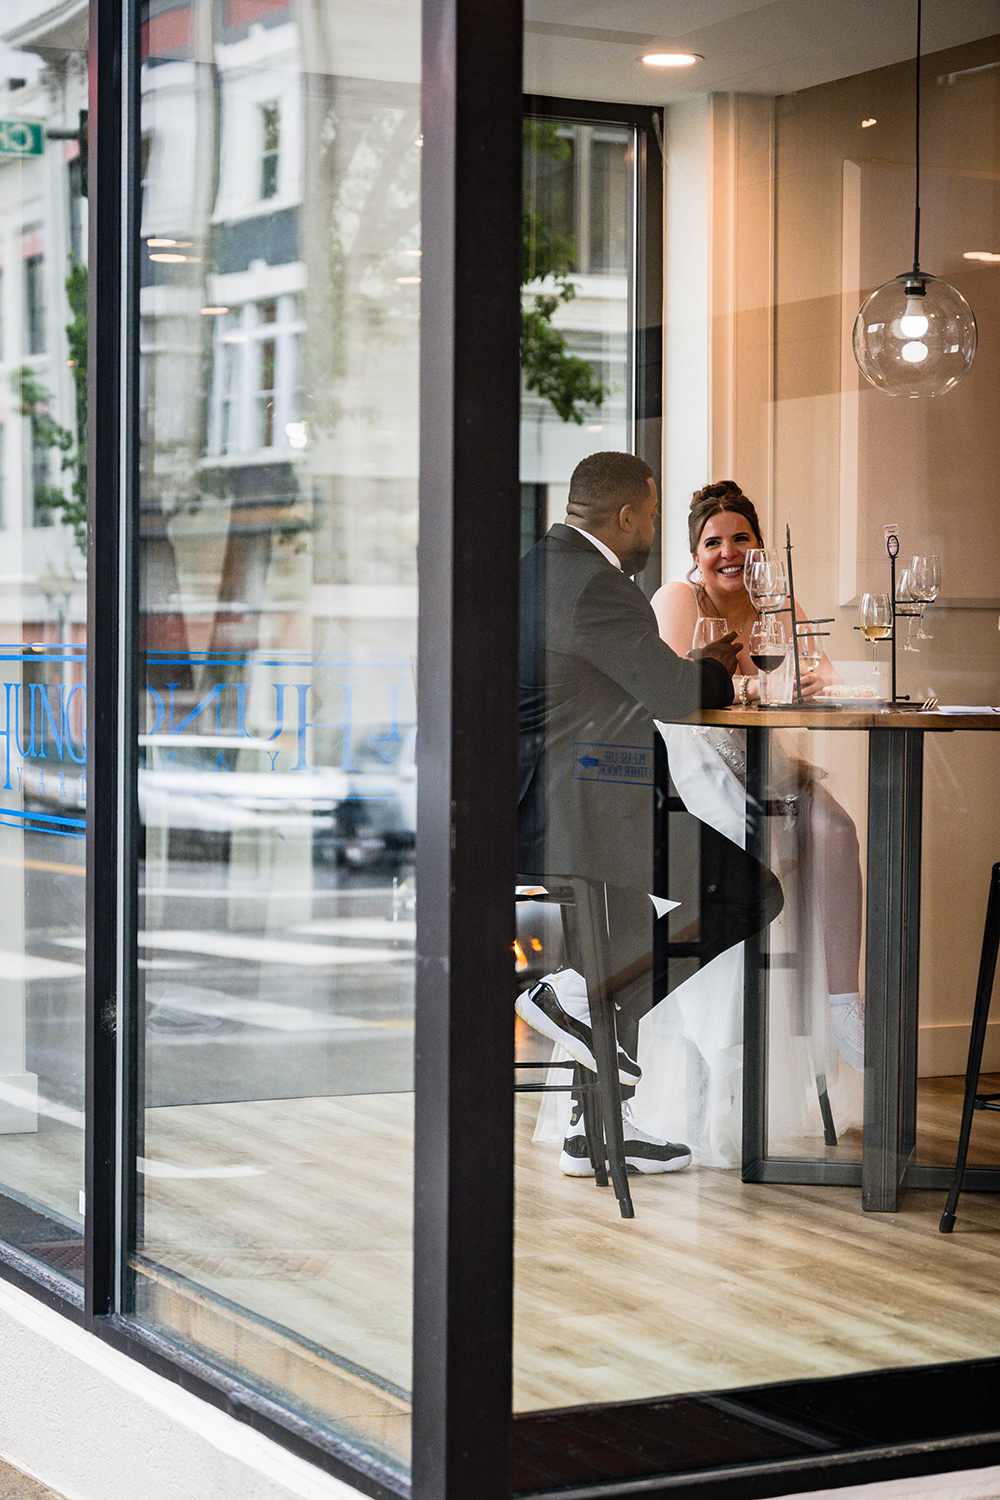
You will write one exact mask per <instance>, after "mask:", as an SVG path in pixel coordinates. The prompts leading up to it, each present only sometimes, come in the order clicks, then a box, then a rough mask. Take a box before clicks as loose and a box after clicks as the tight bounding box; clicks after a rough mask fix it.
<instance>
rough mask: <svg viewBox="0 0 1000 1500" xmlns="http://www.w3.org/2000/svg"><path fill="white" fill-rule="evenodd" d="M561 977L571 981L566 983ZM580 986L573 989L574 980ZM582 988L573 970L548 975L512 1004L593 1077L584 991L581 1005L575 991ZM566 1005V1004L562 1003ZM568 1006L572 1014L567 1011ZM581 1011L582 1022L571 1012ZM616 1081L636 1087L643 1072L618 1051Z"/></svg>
mask: <svg viewBox="0 0 1000 1500" xmlns="http://www.w3.org/2000/svg"><path fill="white" fill-rule="evenodd" d="M563 976H566V978H567V979H568V980H569V981H570V982H569V983H565V982H564V981H563ZM574 979H575V980H578V981H579V984H578V985H574V984H573V983H572V981H573V980H574ZM556 984H559V987H560V990H561V995H560V994H557V993H556ZM581 985H583V979H582V976H581V975H578V974H577V973H576V971H575V970H573V969H564V970H562V971H561V973H560V974H558V975H556V974H550V975H549V976H548V978H546V979H541V980H539V982H538V983H537V984H536V985H533V986H532V988H531V989H530V990H523V991H522V992H521V994H520V995H518V997H517V999H516V1000H515V1001H514V1009H515V1011H516V1012H517V1014H518V1015H519V1016H520V1017H521V1019H522V1021H526V1022H527V1023H528V1025H529V1026H532V1027H534V1029H535V1031H539V1032H541V1034H542V1036H547V1037H548V1038H549V1040H550V1041H553V1042H558V1043H559V1045H560V1047H563V1048H564V1049H565V1050H566V1051H567V1052H568V1053H569V1055H570V1057H571V1058H572V1059H573V1060H574V1062H578V1063H580V1065H581V1066H582V1067H584V1068H589V1069H590V1071H591V1072H592V1073H596V1072H597V1062H596V1059H595V1058H594V1033H593V1030H592V1029H591V1026H590V1021H589V1016H590V1009H589V1007H588V1005H587V999H586V993H587V992H586V987H585V986H584V988H583V1003H582V1006H581V1004H580V999H579V996H578V995H576V994H574V993H573V992H574V990H576V989H578V988H579V987H580V986H581ZM564 1002H565V1003H564ZM567 1005H569V1006H571V1007H572V1010H570V1009H567ZM574 1010H575V1011H577V1012H579V1011H580V1010H582V1011H583V1012H584V1014H585V1015H586V1016H587V1017H588V1019H587V1020H584V1019H583V1018H582V1016H581V1015H579V1014H577V1015H574V1014H573V1013H572V1011H574ZM618 1077H619V1078H620V1080H621V1082H622V1083H624V1084H630V1085H631V1084H636V1083H638V1082H639V1079H640V1078H641V1077H642V1069H641V1068H640V1066H639V1064H638V1063H637V1062H636V1061H635V1060H634V1058H631V1057H629V1055H628V1053H627V1052H625V1051H623V1049H622V1048H621V1047H619V1048H618Z"/></svg>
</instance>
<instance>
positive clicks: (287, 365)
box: [140, 0, 419, 760]
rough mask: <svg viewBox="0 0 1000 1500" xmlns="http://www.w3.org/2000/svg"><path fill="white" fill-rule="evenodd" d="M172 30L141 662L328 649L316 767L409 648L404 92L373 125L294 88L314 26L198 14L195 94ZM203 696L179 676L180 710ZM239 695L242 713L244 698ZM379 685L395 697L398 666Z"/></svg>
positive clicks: (411, 510) (255, 691)
mask: <svg viewBox="0 0 1000 1500" xmlns="http://www.w3.org/2000/svg"><path fill="white" fill-rule="evenodd" d="M193 15H194V12H193V11H192V9H191V7H188V6H178V7H175V8H173V9H166V10H159V11H158V12H157V13H156V14H154V15H152V16H151V17H150V20H149V22H148V24H147V26H146V27H145V28H144V32H143V66H142V91H143V100H144V103H143V123H142V180H143V185H142V224H141V232H142V251H141V255H142V263H141V280H142V290H141V304H140V305H141V316H142V344H141V366H142V368H141V374H140V381H141V393H142V395H141V399H142V408H143V410H142V433H143V443H142V459H141V462H142V473H143V487H142V495H141V514H142V537H143V548H144V570H143V571H144V584H145V616H146V639H147V645H148V647H149V648H151V649H155V648H158V647H169V648H171V649H174V650H176V649H186V650H195V651H197V650H201V649H202V648H207V649H209V650H213V649H226V650H230V651H232V650H237V649H238V650H240V651H244V652H250V653H253V652H257V651H260V650H264V649H267V650H271V651H273V650H275V649H277V650H294V651H301V650H309V649H313V650H315V651H316V652H317V653H320V654H323V655H324V656H329V655H331V650H330V648H331V645H334V646H335V650H334V651H333V652H332V654H333V655H335V656H336V657H338V658H339V660H340V661H341V663H342V665H341V667H340V668H339V669H338V670H339V672H340V677H341V679H342V680H337V681H333V680H330V681H328V682H326V683H325V684H323V683H320V682H317V683H316V684H315V690H316V694H317V699H322V700H324V702H325V703H326V708H325V710H324V711H323V712H322V713H321V712H320V711H319V709H317V713H316V716H315V717H316V722H317V725H319V726H320V727H317V728H316V730H315V738H316V742H317V753H318V754H322V755H325V756H327V757H329V758H331V759H334V760H339V759H341V758H342V755H343V751H344V739H345V736H346V737H347V738H350V737H351V736H352V735H353V732H354V729H353V726H354V724H355V723H363V722H366V721H367V720H370V719H379V720H381V719H384V718H385V717H386V716H387V714H388V713H389V712H390V705H389V702H388V700H386V699H385V698H384V686H380V687H379V688H374V687H373V686H372V682H373V676H372V674H371V673H370V672H367V671H366V670H365V668H366V666H367V665H368V664H371V663H373V662H374V663H384V662H388V661H390V660H391V661H395V662H399V661H403V662H408V661H409V658H410V657H411V656H412V655H413V652H414V649H415V644H414V643H415V636H414V629H415V604H416V596H415V573H414V556H413V553H414V543H415V537H416V531H415V514H416V390H415V372H414V371H413V370H411V368H410V364H411V360H410V345H411V342H412V340H413V338H414V337H415V334H416V326H417V324H416V320H417V313H418V306H419V301H418V299H419V274H418V273H419V235H418V229H417V206H418V199H417V193H418V179H419V147H418V143H417V139H416V137H417V130H418V126H417V118H418V117H417V110H416V94H415V90H414V89H413V88H411V87H410V86H409V85H406V86H402V85H397V86H394V87H395V90H396V94H397V96H398V104H396V103H393V102H390V103H389V105H388V106H383V107H380V108H379V109H378V111H377V112H373V109H372V103H371V100H370V99H369V97H368V95H369V92H370V91H369V89H368V88H367V87H366V86H365V85H364V84H359V83H358V82H357V81H355V80H348V79H343V78H340V77H338V76H337V75H336V72H335V70H334V68H333V67H331V69H330V74H329V75H327V74H324V73H322V71H321V70H317V71H316V72H312V73H310V74H302V73H300V71H299V69H300V56H301V54H302V51H303V48H304V46H309V47H310V48H313V47H318V48H320V49H321V50H322V48H323V47H324V46H325V45H326V44H325V43H324V41H323V29H322V27H321V26H319V24H318V15H319V11H318V10H317V9H316V7H315V6H305V7H302V8H300V9H299V10H298V11H297V12H296V14H295V18H294V19H293V15H292V12H291V11H290V10H289V8H288V7H287V6H286V5H284V4H282V3H280V0H261V3H258V4H255V5H254V6H253V7H252V12H251V10H248V9H247V7H246V6H245V5H241V4H239V3H238V0H227V3H226V4H224V5H223V6H222V7H221V8H219V9H218V10H216V9H215V8H214V7H213V8H212V9H211V17H212V21H211V24H212V26H213V27H214V32H215V34H214V36H213V39H212V40H213V57H214V61H215V65H216V68H217V78H218V87H217V90H215V91H214V92H212V93H211V94H207V93H205V92H204V91H202V90H201V87H200V74H199V72H198V64H197V62H196V60H195V55H194V50H193V35H194V32H193V30H192V26H193V25H194V22H193V20H192V17H193ZM206 15H208V11H207V10H206ZM213 159H214V160H215V168H214V170H210V169H209V168H208V167H206V166H205V163H206V162H207V161H210V160H213ZM305 183H308V184H309V192H308V194H306V193H305V191H304V184H305ZM405 391H409V394H408V395H406V396H404V397H403V399H401V392H405ZM373 589H374V590H375V592H372V590H373ZM253 670H254V669H253V668H252V667H251V666H249V665H248V666H247V667H246V671H247V673H248V674H250V675H252V673H253ZM395 670H396V669H392V671H390V673H389V675H390V676H392V672H394V671H395ZM374 678H377V679H379V680H380V681H383V682H384V680H387V679H386V673H385V671H381V670H380V671H376V672H375V674H374ZM206 685H209V686H210V685H211V679H210V678H206V677H205V674H204V672H201V671H200V670H195V671H193V675H191V676H190V679H189V680H188V681H187V682H186V684H185V685H184V686H183V687H182V689H181V691H182V692H183V693H185V694H186V695H187V696H188V698H190V699H191V700H192V701H195V699H196V698H197V696H198V695H199V693H200V692H202V691H204V689H205V686H206ZM248 685H249V687H250V701H251V705H254V704H255V703H256V702H257V701H258V699H259V698H260V697H261V692H262V691H264V690H265V689H266V687H267V684H266V683H261V684H259V685H258V686H257V688H255V687H254V685H253V684H252V683H250V682H249V677H248ZM394 686H395V687H396V689H397V691H403V692H405V693H407V694H408V693H411V691H412V682H411V674H410V672H409V669H408V668H407V671H406V674H405V680H401V681H399V682H395V679H394ZM348 690H349V691H348ZM345 692H346V693H347V696H348V698H349V699H350V702H351V708H350V712H349V713H348V711H347V710H345V709H344V708H343V703H344V700H345ZM334 701H336V703H337V704H338V705H339V706H338V707H337V709H336V712H334V711H333V709H332V706H331V705H332V703H333V702H334ZM255 711H256V710H255V709H254V707H253V706H251V710H250V712H251V715H252V714H253V712H255ZM322 726H329V727H322ZM324 747H325V748H324Z"/></svg>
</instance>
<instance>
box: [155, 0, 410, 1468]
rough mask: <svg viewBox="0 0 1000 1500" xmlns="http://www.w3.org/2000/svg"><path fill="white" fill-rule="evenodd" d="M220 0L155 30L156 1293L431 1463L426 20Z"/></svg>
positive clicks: (208, 1338) (217, 1351)
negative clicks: (418, 1362) (424, 1262)
mask: <svg viewBox="0 0 1000 1500" xmlns="http://www.w3.org/2000/svg"><path fill="white" fill-rule="evenodd" d="M213 16H214V18H215V22H214V24H215V33H214V36H213V38H212V56H213V60H214V66H213V73H212V76H211V77H210V76H209V74H208V73H207V71H206V70H204V69H201V68H199V67H197V66H196V65H195V64H194V62H193V60H192V54H191V50H190V43H189V39H188V38H187V37H186V36H184V37H179V36H178V35H176V34H175V32H173V31H170V30H169V28H167V27H166V18H165V16H164V14H163V13H162V11H161V10H160V9H159V8H158V7H151V8H150V11H149V15H148V21H147V25H146V27H145V30H144V38H145V43H144V57H143V67H142V138H143V141H144V142H145V143H146V153H147V156H146V165H145V172H144V194H143V217H142V248H141V255H142V265H143V288H142V296H141V313H142V333H141V337H142V380H141V385H142V392H143V402H144V411H143V424H142V427H143V450H142V466H143V475H142V492H141V499H140V504H141V517H142V541H141V580H142V589H143V599H142V610H143V630H144V643H145V651H146V681H145V691H144V695H143V707H142V721H141V734H140V745H139V754H140V764H139V806H140V813H141V817H142V821H143V836H144V859H143V863H142V870H141V897H142V931H141V932H140V939H139V941H140V966H141V979H142V985H143V997H144V1010H143V1017H144V1029H143V1038H142V1056H141V1067H140V1072H141V1087H142V1093H143V1100H144V1113H143V1116H142V1140H141V1147H140V1160H139V1164H138V1172H139V1177H138V1198H139V1209H138V1214H137V1223H136V1227H135V1242H134V1244H133V1245H132V1246H130V1266H131V1272H132V1296H133V1298H134V1308H135V1312H136V1315H137V1316H138V1317H139V1318H140V1319H142V1320H144V1321H145V1322H146V1323H148V1324H149V1325H150V1326H153V1327H156V1328H157V1329H159V1330H160V1331H161V1332H163V1333H165V1334H167V1335H169V1336H171V1337H173V1338H175V1339H176V1340H177V1341H179V1342H180V1343H182V1344H186V1345H189V1346H191V1347H194V1348H196V1349H197V1350H198V1351H199V1352H200V1353H202V1354H203V1355H207V1356H208V1357H209V1358H210V1359H211V1360H213V1361H214V1362H216V1363H218V1364H219V1365H221V1366H222V1367H223V1368H226V1369H230V1370H233V1371H235V1372H236V1373H238V1374H239V1375H240V1376H241V1377H242V1378H244V1379H245V1380H248V1381H249V1382H250V1383H251V1384H253V1385H255V1386H257V1387H259V1388H260V1389H261V1390H264V1391H266V1392H267V1393H268V1394H270V1395H272V1396H274V1397H275V1398H276V1399H277V1400H279V1401H280V1402H282V1403H284V1404H285V1405H287V1406H290V1407H292V1408H293V1409H295V1410H297V1411H300V1412H303V1413H305V1414H307V1415H308V1416H309V1418H310V1419H311V1420H313V1421H316V1422H319V1423H320V1424H321V1425H325V1426H328V1427H329V1428H330V1429H332V1430H335V1431H337V1432H339V1433H341V1434H344V1435H346V1436H347V1437H349V1438H351V1439H352V1440H354V1441H356V1442H359V1443H361V1444H362V1445H363V1446H365V1447H367V1448H370V1449H371V1450H373V1451H374V1452H376V1453H378V1454H380V1455H382V1456H383V1457H385V1458H387V1459H388V1460H389V1461H390V1462H391V1463H393V1464H395V1465H397V1466H401V1467H406V1466H407V1465H408V1462H409V1381H410V1301H411V1277H410V1256H411V1216H412V1203H411V1200H412V1167H411V1154H412V1143H411V1127H412V1095H411V1089H412V1065H413V1056H412V1051H413V1035H412V1030H413V1027H412V1022H413V985H414V975H413V952H414V932H415V913H414V882H413V850H414V837H415V810H416V760H415V744H416V725H415V699H414V682H415V671H416V668H415V651H416V633H415V627H416V605H417V596H416V532H417V526H416V520H417V349H418V344H417V340H418V314H419V297H420V286H419V283H420V220H419V183H420V119H419V91H418V77H419V40H420V31H419V6H418V4H417V3H416V0H413V3H407V4H404V5H402V6H400V5H397V4H391V5H390V4H384V5H383V4H375V5H370V6H366V7H363V8H362V9H361V10H359V11H357V13H356V14H355V15H348V14H345V13H344V12H343V11H342V9H341V8H339V7H337V6H334V5H331V4H328V3H327V0H307V3H305V4H302V5H298V6H296V7H294V9H290V8H288V7H287V6H286V5H284V4H282V3H279V0H275V3H273V4H263V5H262V4H255V5H254V6H253V7H247V6H246V5H243V4H240V3H238V0H226V3H224V4H222V5H221V6H219V7H216V8H214V9H213ZM195 164H202V165H203V166H204V171H201V170H200V169H196V166H195ZM264 200H266V201H264Z"/></svg>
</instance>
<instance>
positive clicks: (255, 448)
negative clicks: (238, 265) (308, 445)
mask: <svg viewBox="0 0 1000 1500" xmlns="http://www.w3.org/2000/svg"><path fill="white" fill-rule="evenodd" d="M222 301H223V304H224V305H228V306H229V307H230V308H231V311H230V312H228V313H226V314H225V315H223V316H221V317H219V319H218V320H217V323H216V329H215V351H214V369H213V378H212V416H211V425H210V430H209V441H208V452H209V454H210V455H211V456H213V457H221V458H230V459H237V458H246V457H247V456H249V455H252V454H268V455H271V456H273V455H274V454H276V453H280V454H281V455H283V456H287V455H292V454H294V453H295V452H297V451H300V450H301V444H300V443H298V442H296V441H294V440H293V439H295V438H296V437H297V435H298V428H299V425H300V424H301V421H302V413H301V410H300V404H301V403H300V394H299V367H300V360H301V340H302V335H303V333H304V332H305V322H304V320H303V318H302V309H301V306H300V305H299V295H298V294H297V293H295V292H287V291H282V292H270V293H269V292H268V289H267V288H264V287H261V288H260V289H259V290H258V292H257V295H256V296H254V297H253V298H252V299H249V298H248V299H247V300H245V301H243V302H241V303H238V304H236V305H234V301H233V299H226V298H223V299H222ZM272 302H273V303H274V304H275V313H276V316H275V319H274V321H269V320H266V315H265V313H264V312H263V311H262V310H263V309H265V308H266V306H267V304H268V303H272ZM272 342H273V345H274V349H273V360H274V369H273V381H272V382H271V383H269V384H267V385H264V384H263V383H262V366H263V362H264V360H265V357H266V352H267V347H268V345H269V344H271V343H272ZM265 401H266V402H267V403H268V406H269V415H268V416H267V417H262V415H261V413H262V409H263V408H262V403H263V402H265ZM289 429H291V431H289Z"/></svg>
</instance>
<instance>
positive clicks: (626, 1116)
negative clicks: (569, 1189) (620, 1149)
mask: <svg viewBox="0 0 1000 1500" xmlns="http://www.w3.org/2000/svg"><path fill="white" fill-rule="evenodd" d="M622 1134H623V1135H624V1137H625V1165H626V1167H627V1168H628V1170H629V1171H630V1172H683V1170H684V1168H685V1167H689V1166H690V1165H691V1147H690V1146H684V1145H681V1144H678V1143H675V1142H674V1141H661V1140H657V1138H656V1136H655V1135H647V1134H646V1132H645V1131H644V1130H640V1128H639V1126H638V1125H637V1124H636V1123H635V1121H634V1120H633V1119H632V1112H631V1110H630V1109H629V1105H628V1103H627V1102H626V1103H625V1104H623V1105H622ZM559 1170H560V1172H562V1173H564V1175H565V1176H567V1177H593V1175H594V1168H593V1167H592V1165H591V1162H590V1157H589V1155H588V1154H587V1137H586V1135H585V1133H584V1128H583V1111H582V1110H581V1109H579V1107H578V1106H574V1109H573V1115H572V1118H571V1120H570V1126H569V1132H568V1134H567V1136H566V1139H565V1140H564V1141H563V1148H562V1152H561V1154H560V1157H559Z"/></svg>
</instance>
